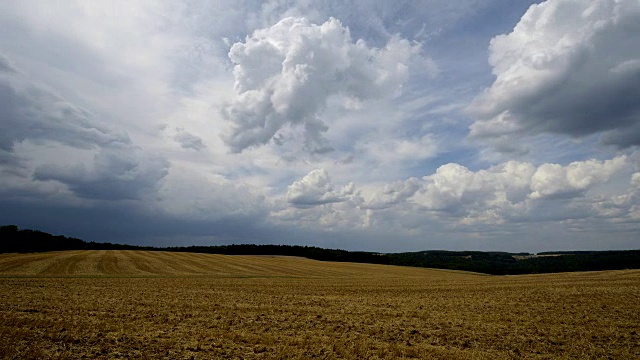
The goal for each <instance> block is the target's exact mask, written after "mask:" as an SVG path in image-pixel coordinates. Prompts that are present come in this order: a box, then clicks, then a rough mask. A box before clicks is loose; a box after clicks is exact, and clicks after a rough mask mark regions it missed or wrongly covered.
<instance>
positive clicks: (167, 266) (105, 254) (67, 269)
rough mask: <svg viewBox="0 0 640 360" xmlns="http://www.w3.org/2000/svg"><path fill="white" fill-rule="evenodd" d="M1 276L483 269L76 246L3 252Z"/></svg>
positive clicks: (379, 274)
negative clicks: (436, 267)
mask: <svg viewBox="0 0 640 360" xmlns="http://www.w3.org/2000/svg"><path fill="white" fill-rule="evenodd" d="M0 276H44V277H47V276H213V277H221V278H224V277H229V278H233V277H305V278H309V277H313V278H345V277H347V278H363V277H369V278H370V277H375V278H388V277H402V278H413V277H419V278H432V279H450V278H459V279H462V278H467V277H469V276H471V277H475V276H482V275H478V274H471V273H464V272H457V271H447V270H435V269H420V268H411V267H402V266H387V265H377V264H364V263H347V262H333V263H327V262H321V261H317V260H310V259H306V258H299V257H290V256H261V255H234V256H231V255H219V254H198V253H180V252H165V251H140V250H71V251H56V252H45V253H30V254H15V253H12V254H0Z"/></svg>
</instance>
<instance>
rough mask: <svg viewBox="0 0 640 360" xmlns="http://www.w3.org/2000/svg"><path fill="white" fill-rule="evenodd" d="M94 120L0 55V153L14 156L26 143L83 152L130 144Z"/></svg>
mask: <svg viewBox="0 0 640 360" xmlns="http://www.w3.org/2000/svg"><path fill="white" fill-rule="evenodd" d="M94 117H95V116H94V115H93V114H91V113H90V112H89V111H87V110H85V109H82V108H79V107H77V106H75V105H73V104H72V103H71V102H69V101H67V100H66V99H64V98H62V97H61V96H59V95H57V94H56V93H55V92H53V91H52V90H49V89H47V88H46V87H45V86H44V85H42V84H38V83H37V82H36V81H33V80H31V79H29V78H28V77H27V76H26V75H25V74H24V73H22V72H21V71H20V70H19V69H18V68H17V67H15V65H13V64H12V62H11V61H10V60H9V59H8V58H7V57H6V56H3V55H2V54H0V119H2V121H0V150H2V151H5V152H13V150H14V145H15V144H16V143H18V142H21V141H24V140H27V139H29V140H31V141H44V140H47V141H54V142H57V143H60V144H64V145H68V146H72V147H76V148H81V149H91V148H96V147H98V146H123V145H129V144H130V143H131V141H130V139H129V137H128V135H127V134H126V133H125V132H122V131H114V130H112V129H109V128H108V127H106V126H104V125H102V124H101V123H100V122H99V121H97V120H96V119H94Z"/></svg>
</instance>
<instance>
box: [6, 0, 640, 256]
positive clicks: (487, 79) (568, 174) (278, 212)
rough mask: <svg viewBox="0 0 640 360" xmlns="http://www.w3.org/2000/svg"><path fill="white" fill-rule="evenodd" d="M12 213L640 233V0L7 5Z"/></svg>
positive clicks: (557, 246)
mask: <svg viewBox="0 0 640 360" xmlns="http://www.w3.org/2000/svg"><path fill="white" fill-rule="evenodd" d="M0 34H1V35H0V223H2V224H15V225H18V226H19V227H21V228H32V229H39V230H43V231H47V232H51V233H54V234H64V235H67V236H75V237H79V238H82V239H84V240H87V241H109V242H113V243H129V244H140V245H158V246H175V245H220V244H230V243H254V244H266V243H270V244H299V245H314V246H320V247H327V248H341V249H347V250H369V251H382V252H400V251H414V250H427V249H448V250H503V251H527V252H539V251H546V250H590V249H593V250H607V249H638V248H640V150H639V148H638V146H639V145H640V1H638V0H590V1H586V0H585V1H577V0H548V1H527V0H522V1H520V0H519V1H512V0H424V1H387V0H362V1H356V2H353V3H349V2H345V1H338V0H318V1H309V0H272V1H237V0H228V1H223V0H221V1H173V0H171V1H168V0H167V1H157V0H153V1H142V0H137V1H113V0H109V1H106V0H105V1H79V0H78V1H73V0H60V1H53V0H52V1H29V0H21V1H3V2H0Z"/></svg>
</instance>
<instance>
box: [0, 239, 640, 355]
mask: <svg viewBox="0 0 640 360" xmlns="http://www.w3.org/2000/svg"><path fill="white" fill-rule="evenodd" d="M639 303H640V271H610V272H593V273H570V274H553V275H536V276H508V277H497V276H486V275H479V274H471V273H464V272H454V271H442V270H431V269H416V268H404V267H393V266H383V265H370V264H351V263H328V262H319V261H313V260H307V259H301V258H288V257H261V256H224V255H208V254H187V253H167V252H141V251H69V252H55V253H41V254H4V255H0V357H1V358H4V359H14V358H15V359H29V358H40V359H47V358H56V359H59V358H62V359H64V358H72V359H80V358H102V359H107V358H109V359H112V358H122V359H126V358H141V359H147V358H148V359H162V358H165V359H176V358H178V359H181V358H184V359H189V358H194V359H212V358H213V359H215V358H230V359H236V358H247V359H253V358H256V359H281V358H299V359H309V358H324V359H338V358H342V359H359V358H369V359H376V358H403V357H404V358H432V359H511V358H531V359H551V358H553V359H556V358H566V359H569V358H576V359H577V358H580V359H584V358H612V359H637V358H640V345H639V344H640V311H639V310H640V308H639V305H638V304H639Z"/></svg>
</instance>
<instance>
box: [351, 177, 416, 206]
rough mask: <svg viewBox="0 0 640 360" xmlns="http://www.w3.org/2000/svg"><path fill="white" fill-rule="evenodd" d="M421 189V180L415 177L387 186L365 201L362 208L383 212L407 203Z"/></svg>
mask: <svg viewBox="0 0 640 360" xmlns="http://www.w3.org/2000/svg"><path fill="white" fill-rule="evenodd" d="M420 187H421V183H420V180H419V179H416V178H413V177H412V178H409V179H407V180H405V181H397V182H395V183H392V184H387V185H385V186H384V188H383V189H382V191H380V192H375V193H373V195H372V196H371V197H370V198H369V199H367V200H366V201H363V202H362V204H361V205H360V208H362V209H373V210H381V209H386V208H389V207H392V206H393V205H397V204H400V203H402V202H405V201H407V199H409V198H410V197H412V196H413V195H414V194H415V193H416V192H417V191H418V190H419V189H420Z"/></svg>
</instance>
